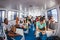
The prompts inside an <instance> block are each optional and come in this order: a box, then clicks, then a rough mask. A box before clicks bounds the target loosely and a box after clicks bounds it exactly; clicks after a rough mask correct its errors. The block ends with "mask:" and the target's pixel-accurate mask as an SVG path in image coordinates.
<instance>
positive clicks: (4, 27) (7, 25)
mask: <svg viewBox="0 0 60 40" xmlns="http://www.w3.org/2000/svg"><path fill="white" fill-rule="evenodd" d="M2 25H3V31H4V34H5V40H7V35H6V34H7V32H8V31H10V30H11V26H10V25H9V24H8V19H7V18H5V19H4V23H3V24H2Z"/></svg>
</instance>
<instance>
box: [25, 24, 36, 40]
mask: <svg viewBox="0 0 60 40" xmlns="http://www.w3.org/2000/svg"><path fill="white" fill-rule="evenodd" d="M34 27H35V26H34V24H33V23H32V24H31V25H30V27H29V33H28V34H26V35H25V40H36V38H35V35H34V34H35V28H34ZM33 28H34V29H33Z"/></svg>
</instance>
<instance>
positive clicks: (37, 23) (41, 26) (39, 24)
mask: <svg viewBox="0 0 60 40" xmlns="http://www.w3.org/2000/svg"><path fill="white" fill-rule="evenodd" d="M36 26H38V28H39V29H43V28H44V27H45V26H46V23H43V24H41V23H40V22H36Z"/></svg>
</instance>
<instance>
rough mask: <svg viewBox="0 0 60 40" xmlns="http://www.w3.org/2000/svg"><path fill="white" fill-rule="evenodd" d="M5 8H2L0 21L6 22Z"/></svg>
mask: <svg viewBox="0 0 60 40" xmlns="http://www.w3.org/2000/svg"><path fill="white" fill-rule="evenodd" d="M4 16H5V10H0V22H4V18H5V17H4Z"/></svg>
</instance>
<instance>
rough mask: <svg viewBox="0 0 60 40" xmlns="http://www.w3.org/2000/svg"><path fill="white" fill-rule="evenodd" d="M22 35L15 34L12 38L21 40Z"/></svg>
mask: <svg viewBox="0 0 60 40" xmlns="http://www.w3.org/2000/svg"><path fill="white" fill-rule="evenodd" d="M21 38H22V36H15V37H14V39H15V40H21Z"/></svg>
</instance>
